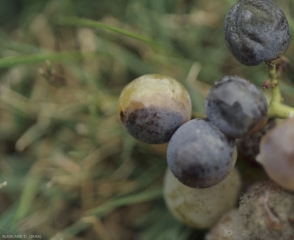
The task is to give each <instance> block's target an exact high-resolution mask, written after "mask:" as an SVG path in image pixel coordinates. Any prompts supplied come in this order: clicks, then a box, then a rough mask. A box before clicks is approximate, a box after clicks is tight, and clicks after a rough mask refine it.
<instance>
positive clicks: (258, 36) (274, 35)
mask: <svg viewBox="0 0 294 240" xmlns="http://www.w3.org/2000/svg"><path fill="white" fill-rule="evenodd" d="M224 30H225V41H226V44H227V47H228V48H229V50H230V51H231V53H232V54H233V55H234V57H235V58H236V59H237V60H238V61H240V62H241V63H243V64H245V65H248V66H250V65H258V64H260V63H261V62H262V61H271V60H274V59H276V58H277V57H279V56H280V55H281V54H283V53H284V52H285V51H286V50H287V48H288V46H289V44H290V41H291V35H290V30H289V24H288V22H287V19H286V17H285V14H284V13H283V11H282V10H281V9H280V8H279V7H278V6H277V5H276V4H274V3H273V2H271V1H270V0H240V1H238V2H237V3H236V4H235V5H234V6H233V7H232V8H231V9H230V11H229V13H228V14H227V16H226V19H225V27H224Z"/></svg>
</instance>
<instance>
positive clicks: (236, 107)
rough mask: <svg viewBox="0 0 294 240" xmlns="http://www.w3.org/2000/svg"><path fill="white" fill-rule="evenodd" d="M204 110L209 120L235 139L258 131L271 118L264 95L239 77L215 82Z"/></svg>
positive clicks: (227, 77)
mask: <svg viewBox="0 0 294 240" xmlns="http://www.w3.org/2000/svg"><path fill="white" fill-rule="evenodd" d="M205 108H206V114H207V117H208V119H209V121H211V122H212V123H213V124H214V125H215V126H217V127H218V128H219V129H220V130H221V131H222V132H223V133H224V134H226V135H227V136H229V137H232V138H241V137H245V136H247V135H249V134H251V133H253V132H256V131H258V130H259V129H261V128H262V127H263V126H264V125H265V124H266V122H267V119H268V116H267V112H268V104H267V101H266V98H265V97H264V95H263V93H262V92H261V91H260V90H259V89H258V88H257V87H256V86H255V85H254V84H252V83H250V82H249V81H247V80H245V79H243V78H240V77H237V76H226V77H224V78H223V79H221V80H220V81H218V82H216V83H215V84H214V85H213V86H212V87H211V88H210V90H209V92H208V94H207V97H206V102H205Z"/></svg>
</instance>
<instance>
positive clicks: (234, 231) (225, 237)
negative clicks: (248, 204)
mask: <svg viewBox="0 0 294 240" xmlns="http://www.w3.org/2000/svg"><path fill="white" fill-rule="evenodd" d="M238 223H239V212H238V210H237V209H235V208H234V209H231V210H230V211H229V212H226V213H225V214H224V215H223V216H222V217H221V219H220V220H219V221H218V222H217V223H216V224H215V225H214V226H213V228H211V229H210V231H209V232H208V233H207V234H206V235H205V240H237V239H239V238H238V236H239V234H238Z"/></svg>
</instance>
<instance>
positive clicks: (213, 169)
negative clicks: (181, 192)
mask: <svg viewBox="0 0 294 240" xmlns="http://www.w3.org/2000/svg"><path fill="white" fill-rule="evenodd" d="M236 157H237V154H236V144H235V140H233V139H230V138H228V137H227V136H225V135H224V134H223V133H222V132H221V131H219V129H218V128H217V127H215V126H214V125H213V124H212V123H210V122H209V121H207V120H204V119H193V120H190V121H189V122H187V123H185V124H184V125H182V126H181V127H180V128H179V129H178V130H177V131H176V132H175V133H174V135H173V136H172V138H171V140H170V142H169V144H168V148H167V162H168V166H169V168H170V170H171V172H172V173H173V174H174V176H175V177H176V178H177V179H178V180H179V181H180V182H181V183H183V184H184V185H186V186H189V187H192V188H208V187H211V186H213V185H216V184H217V183H219V182H220V181H222V180H223V179H224V178H225V177H226V176H227V175H228V174H229V172H230V171H231V169H232V168H233V167H234V165H235V162H236Z"/></svg>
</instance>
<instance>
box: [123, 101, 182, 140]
mask: <svg viewBox="0 0 294 240" xmlns="http://www.w3.org/2000/svg"><path fill="white" fill-rule="evenodd" d="M120 119H121V122H122V123H123V125H124V126H125V128H126V129H127V131H128V133H129V134H131V135H132V136H133V137H135V138H136V139H138V140H140V141H142V142H146V143H150V144H157V143H164V142H168V141H169V140H170V139H171V137H172V135H173V133H174V132H175V131H176V130H177V129H178V128H179V126H180V125H181V124H182V123H183V122H184V119H183V117H182V115H181V114H180V113H177V112H174V111H171V110H170V109H167V108H155V107H154V108H151V107H150V108H140V109H136V110H133V111H128V109H127V110H126V111H125V112H120Z"/></svg>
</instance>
